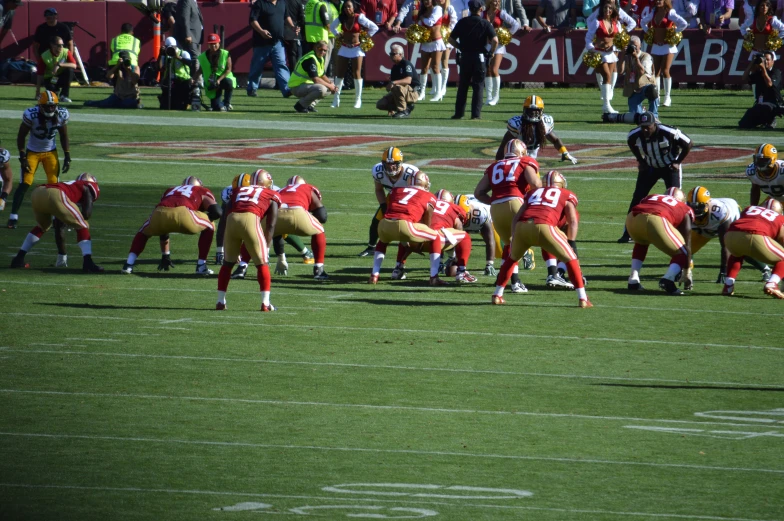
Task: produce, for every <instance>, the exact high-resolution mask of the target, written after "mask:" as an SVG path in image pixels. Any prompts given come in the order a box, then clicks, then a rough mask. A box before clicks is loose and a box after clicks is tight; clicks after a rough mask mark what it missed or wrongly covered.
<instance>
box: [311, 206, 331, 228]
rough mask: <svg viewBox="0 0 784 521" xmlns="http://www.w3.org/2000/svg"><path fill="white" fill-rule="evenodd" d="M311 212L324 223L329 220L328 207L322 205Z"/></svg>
mask: <svg viewBox="0 0 784 521" xmlns="http://www.w3.org/2000/svg"><path fill="white" fill-rule="evenodd" d="M311 213H312V214H313V217H315V218H316V219H317V220H318V222H320V223H321V224H324V223H326V222H327V209H326V207H324V206H322V207H321V208H316V209H315V210H313V212H311Z"/></svg>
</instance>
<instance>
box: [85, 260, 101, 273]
mask: <svg viewBox="0 0 784 521" xmlns="http://www.w3.org/2000/svg"><path fill="white" fill-rule="evenodd" d="M82 271H83V272H85V273H103V267H101V266H98V265H97V264H96V263H95V262H94V261H93V260H92V259H84V262H83V263H82Z"/></svg>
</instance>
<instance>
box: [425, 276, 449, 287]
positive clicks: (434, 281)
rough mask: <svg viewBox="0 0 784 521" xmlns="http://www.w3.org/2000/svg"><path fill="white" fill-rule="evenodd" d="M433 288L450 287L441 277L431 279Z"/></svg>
mask: <svg viewBox="0 0 784 521" xmlns="http://www.w3.org/2000/svg"><path fill="white" fill-rule="evenodd" d="M430 285H431V286H449V283H448V282H447V281H445V280H443V279H441V278H440V277H437V276H436V277H430Z"/></svg>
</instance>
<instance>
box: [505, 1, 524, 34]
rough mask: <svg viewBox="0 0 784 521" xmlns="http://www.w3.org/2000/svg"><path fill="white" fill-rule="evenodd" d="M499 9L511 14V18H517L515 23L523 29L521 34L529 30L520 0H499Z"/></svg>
mask: <svg viewBox="0 0 784 521" xmlns="http://www.w3.org/2000/svg"><path fill="white" fill-rule="evenodd" d="M501 10H502V11H506V12H507V13H509V14H510V15H512V18H514V19H515V20H517V23H519V24H520V27H521V28H522V30H523V34H525V33H527V32H529V31H530V30H531V26H530V25H529V22H528V15H526V14H525V8H524V7H523V2H522V0H501Z"/></svg>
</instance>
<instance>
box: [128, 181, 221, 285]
mask: <svg viewBox="0 0 784 521" xmlns="http://www.w3.org/2000/svg"><path fill="white" fill-rule="evenodd" d="M222 214H223V212H222V210H221V208H220V206H218V203H217V202H216V201H215V196H214V195H212V192H210V190H209V189H208V188H207V187H205V186H204V185H203V184H202V182H201V180H199V179H197V178H196V177H193V176H188V177H186V178H185V179H184V180H183V181H182V184H181V185H179V186H172V187H169V188H167V189H166V190H165V191H164V192H163V196H162V197H161V201H160V202H159V203H158V206H156V207H155V209H154V210H153V211H152V213H151V214H150V217H149V218H148V219H147V220H146V221H145V222H144V224H143V225H142V227H141V228H140V229H139V231H138V232H137V233H136V236H135V237H134V238H133V242H132V243H131V251H130V253H128V260H126V261H125V264H124V265H123V267H122V270H120V271H121V272H122V273H125V274H128V275H130V274H131V273H133V265H134V264H135V263H136V259H137V258H138V257H139V255H141V254H142V252H143V251H144V247H145V246H146V245H147V241H148V240H149V239H150V237H153V236H157V237H160V243H161V255H162V256H161V262H160V264H158V271H169V269H170V268H173V267H174V263H173V262H172V260H171V251H170V249H169V234H171V233H182V234H185V235H195V234H197V233H198V234H199V259H198V261H197V262H196V274H197V275H212V273H213V272H212V270H210V269H209V268H207V256H208V255H209V253H210V245H211V244H212V236H213V235H214V234H215V226H213V224H212V221H216V220H218V219H220V217H221V215H222Z"/></svg>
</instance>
